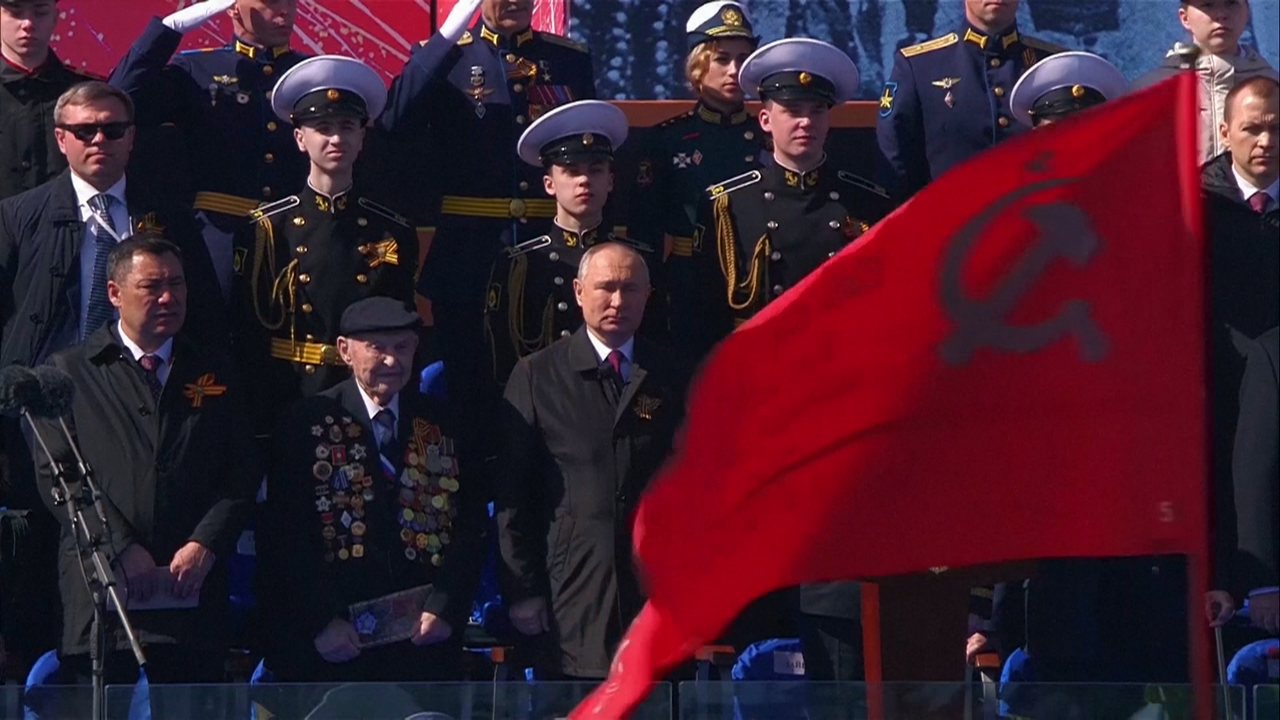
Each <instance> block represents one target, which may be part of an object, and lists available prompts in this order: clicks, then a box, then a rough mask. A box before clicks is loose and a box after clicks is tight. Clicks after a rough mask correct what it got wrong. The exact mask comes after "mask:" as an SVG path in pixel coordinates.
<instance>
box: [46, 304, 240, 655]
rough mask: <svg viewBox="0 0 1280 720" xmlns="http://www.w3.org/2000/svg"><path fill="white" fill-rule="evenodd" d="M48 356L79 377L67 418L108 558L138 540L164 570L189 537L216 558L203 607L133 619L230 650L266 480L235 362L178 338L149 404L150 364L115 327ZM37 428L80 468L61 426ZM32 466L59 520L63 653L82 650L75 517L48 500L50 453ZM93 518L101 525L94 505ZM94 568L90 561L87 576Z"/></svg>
mask: <svg viewBox="0 0 1280 720" xmlns="http://www.w3.org/2000/svg"><path fill="white" fill-rule="evenodd" d="M51 362H52V364H53V365H54V366H55V367H57V368H59V369H60V370H63V371H64V372H66V373H67V374H68V375H69V376H70V377H71V380H72V382H73V383H75V399H74V403H73V406H72V410H71V414H70V415H69V416H68V417H67V422H68V424H69V425H70V426H71V428H72V432H73V434H74V435H75V437H76V439H77V441H78V443H79V446H80V451H81V452H82V453H83V454H84V457H85V460H86V461H87V462H88V463H89V465H90V467H92V468H93V471H94V477H95V478H96V479H97V482H98V485H99V486H100V487H101V489H102V493H103V496H104V497H103V505H104V506H105V508H106V514H107V520H108V523H109V525H110V534H109V535H108V536H107V537H108V540H109V545H110V547H109V548H108V555H109V557H112V558H113V557H114V556H115V554H116V553H118V552H120V551H123V550H124V549H125V548H126V547H127V546H129V545H131V544H134V543H137V544H140V545H141V546H142V547H144V548H146V550H147V551H148V552H149V553H150V554H151V557H152V558H153V559H154V560H155V562H156V564H157V565H158V566H167V565H168V564H169V562H171V561H172V559H173V555H174V553H176V552H177V551H178V550H179V549H180V548H181V547H182V546H183V545H185V544H187V543H188V542H190V541H195V542H198V543H200V544H201V545H204V546H205V547H206V548H208V549H209V550H211V551H212V552H213V553H214V555H215V556H216V557H217V561H216V562H215V564H214V566H213V569H212V570H211V571H210V572H209V576H208V577H207V579H206V580H205V582H204V586H203V589H202V591H201V594H200V605H199V607H198V608H197V609H194V610H160V611H146V612H136V613H133V614H132V621H133V625H134V628H135V629H136V630H137V631H138V633H139V638H140V640H141V641H142V643H143V644H144V645H146V644H148V643H179V644H183V645H189V646H191V647H192V648H193V650H192V651H193V652H200V651H205V652H218V651H221V652H225V645H226V642H225V641H226V637H227V632H228V631H229V630H228V625H227V622H228V616H227V610H228V607H229V602H230V587H229V583H228V579H227V561H228V559H229V558H230V557H231V555H232V553H233V552H234V550H235V543H236V539H237V538H238V537H239V535H240V531H241V529H242V528H243V525H244V520H245V517H246V513H247V512H248V509H249V503H250V502H251V501H252V498H253V493H254V490H255V489H256V488H257V485H258V483H259V482H260V481H261V478H262V474H261V466H260V465H259V464H258V461H257V458H256V456H255V453H254V445H253V442H252V437H251V436H250V435H249V433H248V423H247V417H246V413H245V406H244V397H243V394H242V392H243V391H242V390H241V388H240V386H239V385H237V383H236V381H235V379H234V377H233V370H232V368H231V363H230V361H229V360H228V359H227V358H225V357H224V356H222V355H221V354H218V353H215V352H210V351H209V349H208V348H205V347H200V346H197V345H196V344H195V343H193V342H192V341H191V340H189V339H188V338H187V337H186V336H184V335H179V336H178V337H176V338H175V339H174V345H173V354H172V356H171V358H170V362H171V368H170V372H169V377H168V380H167V381H166V383H165V386H164V391H163V393H162V394H161V396H160V400H159V402H156V401H155V400H153V399H152V396H151V392H150V390H149V389H148V387H147V380H146V376H145V373H144V371H143V370H142V368H141V367H140V366H139V365H138V363H137V362H136V361H135V360H134V359H133V355H132V354H130V352H129V350H128V349H127V348H125V347H124V345H123V344H122V343H121V342H120V338H119V336H118V335H117V331H116V324H115V323H111V324H109V325H107V326H105V327H103V328H101V329H99V330H98V331H97V332H95V333H93V334H92V335H90V336H89V337H88V338H87V339H86V340H85V342H84V343H82V344H80V345H77V346H76V347H73V348H71V349H69V350H64V351H61V352H59V353H56V354H54V355H53V357H52V359H51ZM39 427H40V432H41V434H42V436H43V437H44V439H45V441H46V442H48V443H49V445H50V450H51V451H52V453H53V454H54V456H55V458H56V459H57V460H58V461H59V462H61V463H62V464H63V465H64V466H66V467H69V468H74V467H76V463H75V456H74V454H73V453H72V452H71V449H70V447H69V446H68V445H67V443H66V441H65V440H64V439H63V435H62V433H61V431H60V429H59V428H58V424H57V421H48V420H41V421H39ZM37 453H39V451H38V450H37ZM37 462H38V465H39V467H38V476H37V479H38V482H39V484H40V490H41V496H42V497H43V498H44V500H45V502H46V504H47V505H49V508H50V510H51V511H52V512H53V513H54V514H55V515H56V516H57V517H58V519H59V520H60V521H61V522H62V523H63V531H62V550H61V554H60V556H59V563H58V565H59V570H60V574H61V578H60V581H59V582H60V586H61V591H62V604H63V609H64V618H63V633H62V643H61V651H62V652H63V653H64V654H79V653H86V652H88V642H89V626H90V623H91V621H92V619H93V602H92V599H91V596H90V595H89V592H88V590H87V588H86V587H85V582H84V578H83V576H82V575H81V557H80V555H79V552H78V550H77V546H76V540H75V536H74V535H73V534H72V528H71V524H70V520H69V519H68V517H67V513H66V511H65V510H64V509H63V508H61V507H55V506H54V505H53V503H52V497H51V493H50V490H51V488H52V486H53V483H54V478H53V475H52V473H51V471H50V466H49V464H48V461H47V459H46V458H45V457H44V456H43V453H39V455H38V456H37ZM77 479H78V478H76V477H73V478H72V480H73V481H75V480H77ZM88 516H89V523H90V525H91V526H94V527H95V528H96V527H97V520H96V518H95V517H94V515H93V512H92V510H90V512H89V513H88ZM90 568H91V565H89V564H87V563H86V565H85V572H91V569H90ZM117 579H118V580H121V581H122V580H123V578H122V577H117ZM109 617H114V616H109ZM108 622H109V626H108V627H110V628H112V629H113V632H114V634H113V635H111V636H109V642H110V643H111V646H112V647H115V648H117V649H121V650H127V649H128V647H129V645H128V642H127V640H126V639H125V637H124V635H123V633H122V632H119V631H118V630H115V628H117V624H116V623H115V622H114V621H112V620H110V619H109V620H108Z"/></svg>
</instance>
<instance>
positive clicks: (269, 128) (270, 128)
mask: <svg viewBox="0 0 1280 720" xmlns="http://www.w3.org/2000/svg"><path fill="white" fill-rule="evenodd" d="M278 127H280V126H279V125H277V124H276V121H275V120H268V121H267V131H268V132H275V131H276V128H278Z"/></svg>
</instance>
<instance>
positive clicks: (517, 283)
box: [485, 100, 664, 388]
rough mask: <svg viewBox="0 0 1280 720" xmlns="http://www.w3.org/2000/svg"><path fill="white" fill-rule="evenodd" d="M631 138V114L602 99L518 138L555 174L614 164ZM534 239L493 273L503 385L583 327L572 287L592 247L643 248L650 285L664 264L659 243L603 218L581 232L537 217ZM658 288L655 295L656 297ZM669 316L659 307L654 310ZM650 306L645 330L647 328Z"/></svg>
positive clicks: (491, 309) (492, 332)
mask: <svg viewBox="0 0 1280 720" xmlns="http://www.w3.org/2000/svg"><path fill="white" fill-rule="evenodd" d="M626 137H627V118H626V115H624V114H623V112H622V111H621V110H619V109H618V108H617V107H615V106H613V105H610V104H608V103H605V102H601V101H598V100H589V101H585V102H575V103H570V104H568V105H564V106H562V107H559V108H556V109H555V110H552V111H551V112H549V113H547V114H546V115H544V116H542V117H541V118H539V119H538V120H537V121H535V122H534V123H533V124H532V125H530V126H529V129H528V130H526V131H525V132H524V134H523V135H522V136H521V137H520V142H519V144H518V146H517V154H518V155H519V156H520V157H521V158H522V159H523V160H524V161H525V162H526V163H528V164H529V165H533V166H537V167H542V168H544V169H545V171H546V172H551V166H553V165H562V166H564V165H572V164H589V163H592V162H600V161H604V162H612V161H613V154H614V151H615V150H616V149H617V148H618V147H619V146H621V145H622V143H623V141H624V140H625V139H626ZM525 227H526V228H532V229H533V230H532V233H533V235H534V236H533V237H529V239H527V240H524V241H523V242H521V243H520V244H518V245H516V246H515V247H513V248H510V249H506V250H502V251H500V252H499V253H498V258H497V260H496V261H495V262H494V265H493V270H492V271H491V273H490V276H489V289H488V293H487V298H486V306H485V340H486V342H487V344H488V346H489V351H490V352H489V357H490V359H491V362H492V365H493V377H494V379H495V380H496V381H497V383H498V386H499V388H500V387H501V386H502V385H505V384H506V381H507V377H508V376H509V375H510V374H511V369H512V368H513V367H515V364H516V361H518V360H519V359H520V358H522V357H524V356H525V355H529V354H531V353H533V352H536V351H538V350H541V349H542V348H545V347H547V346H548V345H550V344H551V343H553V342H555V341H556V340H559V339H560V338H563V337H569V335H571V334H573V332H574V331H575V330H577V329H578V328H579V327H582V312H581V311H580V310H579V309H578V303H577V300H576V299H575V297H574V292H573V280H574V278H575V277H577V274H578V263H579V261H580V260H582V256H583V254H584V253H586V251H587V250H588V249H590V248H591V247H592V246H593V245H596V244H599V243H602V242H622V243H626V244H628V245H630V246H631V247H633V248H635V249H636V250H638V251H640V253H641V256H642V257H644V259H645V263H646V264H647V265H648V266H649V268H650V283H651V284H654V285H657V286H660V285H661V281H660V280H657V279H655V275H658V274H659V271H660V268H661V264H662V262H661V257H660V255H659V253H658V252H657V250H656V248H655V247H654V246H652V245H648V244H646V243H642V242H638V241H635V240H632V239H630V238H626V237H623V236H621V235H618V234H615V233H611V232H608V231H607V230H606V228H608V227H609V225H607V224H604V223H602V222H601V223H598V224H596V225H595V226H594V227H591V228H585V229H582V230H579V231H573V230H567V229H565V228H563V227H561V226H560V225H559V224H558V223H557V221H555V220H551V221H535V222H533V223H530V224H528V225H526V226H525ZM655 295H657V293H654V294H651V295H650V298H651V300H652V299H653V298H654V296H655ZM654 316H656V317H657V318H659V320H658V322H661V321H662V318H663V317H664V316H663V314H662V313H661V308H659V312H657V313H654ZM650 317H651V316H650V313H649V310H648V309H646V311H645V323H646V324H645V326H644V327H643V328H642V332H646V331H647V329H648V328H650V327H653V326H652V325H650Z"/></svg>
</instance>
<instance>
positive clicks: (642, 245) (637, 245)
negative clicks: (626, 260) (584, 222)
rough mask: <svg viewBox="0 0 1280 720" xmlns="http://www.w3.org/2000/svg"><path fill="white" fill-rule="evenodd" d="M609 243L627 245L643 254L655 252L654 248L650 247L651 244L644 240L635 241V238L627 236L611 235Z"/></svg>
mask: <svg viewBox="0 0 1280 720" xmlns="http://www.w3.org/2000/svg"><path fill="white" fill-rule="evenodd" d="M609 242H616V243H622V244H623V245H626V246H628V247H630V248H631V249H633V250H638V251H639V252H642V253H651V252H653V246H652V245H650V244H649V243H647V242H645V241H643V240H635V239H633V238H629V237H627V236H626V235H619V234H618V233H609Z"/></svg>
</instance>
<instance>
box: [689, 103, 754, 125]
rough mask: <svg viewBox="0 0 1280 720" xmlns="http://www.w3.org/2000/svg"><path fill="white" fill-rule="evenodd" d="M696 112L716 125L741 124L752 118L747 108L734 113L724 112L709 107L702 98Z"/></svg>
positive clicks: (695, 109)
mask: <svg viewBox="0 0 1280 720" xmlns="http://www.w3.org/2000/svg"><path fill="white" fill-rule="evenodd" d="M694 112H696V113H697V114H698V117H699V118H701V119H703V120H705V121H706V122H709V123H713V124H715V125H739V124H741V123H744V122H746V121H747V120H748V119H750V118H751V114H750V113H748V112H747V110H746V108H742V109H740V110H738V111H737V112H733V113H722V112H719V111H718V110H713V109H712V108H710V107H707V106H706V105H705V104H703V102H702V101H701V100H699V101H698V105H697V107H696V108H694Z"/></svg>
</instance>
